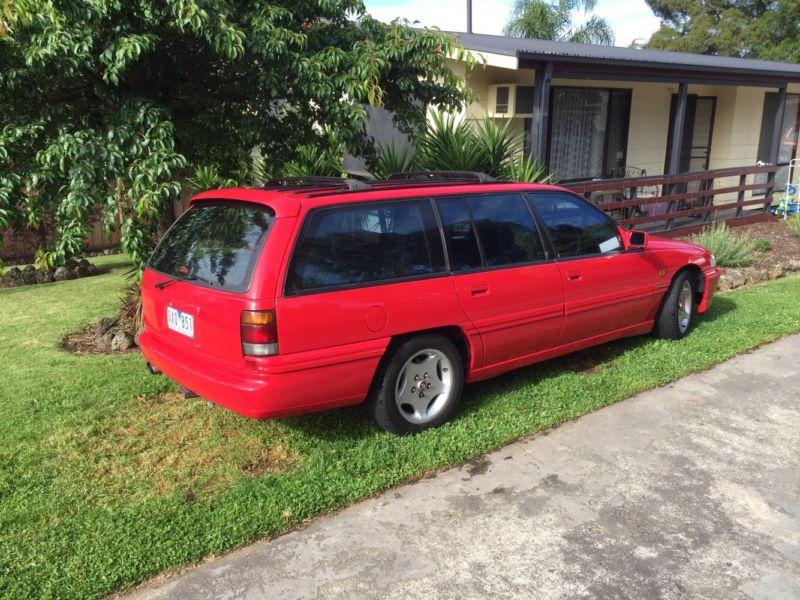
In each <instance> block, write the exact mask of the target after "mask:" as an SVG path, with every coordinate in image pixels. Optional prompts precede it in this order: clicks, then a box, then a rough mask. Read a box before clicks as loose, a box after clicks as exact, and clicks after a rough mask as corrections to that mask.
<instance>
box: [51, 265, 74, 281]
mask: <svg viewBox="0 0 800 600" xmlns="http://www.w3.org/2000/svg"><path fill="white" fill-rule="evenodd" d="M70 275H72V273H70V270H69V269H67V267H58V268H57V269H56V271H55V273H53V281H66V280H67V279H72V278H73V277H74V275H72V277H71V276H70Z"/></svg>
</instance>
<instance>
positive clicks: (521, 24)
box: [504, 0, 614, 46]
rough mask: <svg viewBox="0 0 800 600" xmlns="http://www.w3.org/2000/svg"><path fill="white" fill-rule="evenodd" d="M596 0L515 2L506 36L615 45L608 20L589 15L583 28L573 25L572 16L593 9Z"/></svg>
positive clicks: (524, 0)
mask: <svg viewBox="0 0 800 600" xmlns="http://www.w3.org/2000/svg"><path fill="white" fill-rule="evenodd" d="M595 5H596V0H555V1H554V2H548V1H546V0H516V1H515V3H514V9H513V10H512V11H511V16H510V17H509V20H508V23H506V26H505V29H504V31H505V34H506V35H510V36H514V37H526V38H533V39H537V40H554V41H558V42H576V43H578V44H605V45H608V46H611V45H613V44H614V32H613V30H612V29H611V25H609V23H608V21H606V20H605V19H603V18H601V17H598V16H592V17H590V18H589V19H588V20H587V21H586V22H585V23H583V24H582V25H577V26H576V25H574V24H573V22H572V18H573V13H574V11H576V10H580V9H583V10H584V11H586V12H589V11H592V10H594V8H595Z"/></svg>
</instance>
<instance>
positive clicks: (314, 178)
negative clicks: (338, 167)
mask: <svg viewBox="0 0 800 600" xmlns="http://www.w3.org/2000/svg"><path fill="white" fill-rule="evenodd" d="M285 187H298V188H308V187H311V188H319V187H340V188H347V190H348V191H350V192H353V191H356V190H369V189H371V187H372V186H370V185H369V184H368V183H365V182H364V181H359V180H358V179H351V178H346V179H345V178H342V177H321V176H318V175H307V176H306V175H303V176H299V177H276V178H274V179H268V180H267V181H265V182H264V185H262V186H261V187H259V189H261V190H274V189H280V188H285Z"/></svg>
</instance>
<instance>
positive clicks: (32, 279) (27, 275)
mask: <svg viewBox="0 0 800 600" xmlns="http://www.w3.org/2000/svg"><path fill="white" fill-rule="evenodd" d="M20 283H22V284H23V285H32V284H34V283H39V281H38V280H37V278H36V269H34V268H31V269H27V268H26V269H24V270H23V271H22V275H20Z"/></svg>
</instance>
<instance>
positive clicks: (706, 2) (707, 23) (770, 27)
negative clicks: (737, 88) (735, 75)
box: [647, 0, 800, 63]
mask: <svg viewBox="0 0 800 600" xmlns="http://www.w3.org/2000/svg"><path fill="white" fill-rule="evenodd" d="M647 3H648V4H649V5H650V8H652V9H653V12H654V13H655V14H656V15H657V16H658V17H660V18H661V27H660V29H659V30H658V31H656V32H655V33H654V34H653V36H652V37H651V38H650V42H649V43H648V47H650V48H659V49H663V50H675V51H680V52H693V53H696V54H720V55H724V56H740V57H745V58H761V59H765V60H778V61H785V62H794V63H796V62H800V2H798V1H797V0H647Z"/></svg>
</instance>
